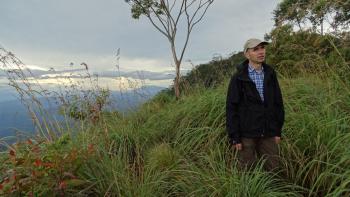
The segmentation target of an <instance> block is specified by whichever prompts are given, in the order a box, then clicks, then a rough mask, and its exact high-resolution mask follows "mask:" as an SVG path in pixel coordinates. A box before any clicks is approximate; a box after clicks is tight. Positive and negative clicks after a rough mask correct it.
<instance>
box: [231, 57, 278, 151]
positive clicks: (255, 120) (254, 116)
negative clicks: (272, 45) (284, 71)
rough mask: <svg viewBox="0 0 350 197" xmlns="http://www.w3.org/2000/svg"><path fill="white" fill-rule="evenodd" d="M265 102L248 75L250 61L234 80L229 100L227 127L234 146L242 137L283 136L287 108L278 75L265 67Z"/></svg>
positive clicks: (239, 70)
mask: <svg viewBox="0 0 350 197" xmlns="http://www.w3.org/2000/svg"><path fill="white" fill-rule="evenodd" d="M262 66H263V69H264V102H263V101H262V100H261V98H260V96H259V93H258V90H257V89H256V87H255V84H254V82H253V81H252V80H251V79H250V78H249V75H248V61H245V62H243V63H242V64H241V65H239V66H238V68H239V69H238V71H237V73H236V74H235V75H233V76H232V78H231V81H230V85H229V87H228V92H227V100H226V127H227V132H228V136H229V139H230V143H232V144H235V143H240V138H241V137H250V138H255V137H274V136H281V130H282V126H283V123H284V107H283V100H282V94H281V90H280V87H279V84H278V81H277V77H276V72H275V71H274V70H273V69H272V68H271V66H269V65H267V64H265V63H263V65H262Z"/></svg>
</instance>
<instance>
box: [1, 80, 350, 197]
mask: <svg viewBox="0 0 350 197" xmlns="http://www.w3.org/2000/svg"><path fill="white" fill-rule="evenodd" d="M224 81H225V82H224V83H223V84H222V85H219V86H218V87H216V88H210V89H206V88H196V89H195V90H192V93H191V94H189V95H187V96H183V97H182V99H180V100H178V101H175V100H174V98H173V97H172V96H170V95H169V94H167V93H165V92H163V93H160V94H158V95H157V96H156V97H155V98H154V99H152V100H151V101H149V102H147V103H145V104H143V105H142V107H141V108H139V110H138V111H137V112H135V113H133V114H132V115H130V116H127V117H123V116H120V115H119V114H117V113H105V114H104V119H103V120H102V121H100V123H99V124H98V125H90V124H89V123H85V125H84V126H83V127H81V128H78V129H79V130H80V132H79V135H78V136H77V137H73V136H70V135H69V133H67V134H66V135H64V136H62V137H61V138H60V139H59V140H56V141H55V142H53V143H46V142H43V141H34V140H30V141H27V142H26V143H22V144H20V145H17V146H16V147H17V148H16V151H15V152H10V154H9V158H7V159H6V158H3V160H2V161H1V162H2V163H3V164H4V165H3V166H2V170H1V171H2V173H3V175H2V177H6V176H7V177H9V179H8V180H9V182H8V183H6V182H3V183H2V185H3V189H2V190H1V191H8V186H7V185H9V183H12V184H14V183H17V184H19V186H18V187H16V190H15V191H16V192H17V193H20V192H22V193H27V194H28V193H30V192H33V193H34V194H39V196H42V195H47V194H52V193H55V194H57V195H59V194H65V195H72V196H76V195H78V194H79V195H82V196H85V195H93V196H94V195H104V194H106V195H109V196H226V195H228V196H286V195H288V196H305V195H306V196H308V195H310V196H318V195H321V196H325V195H326V194H327V195H329V196H346V195H347V194H349V190H348V188H349V181H350V179H349V177H350V168H349V167H348V166H349V164H350V163H349V161H350V157H349V155H350V152H349V149H348V144H349V143H350V133H349V129H350V85H349V83H348V82H346V81H343V80H341V79H340V78H339V77H337V75H333V74H332V73H329V74H327V75H323V76H316V75H307V76H304V77H302V76H300V77H297V78H292V79H291V78H283V76H282V75H280V81H281V88H282V92H283V97H284V99H285V107H286V124H285V127H284V130H283V142H282V144H281V156H282V160H283V166H284V168H283V170H284V174H285V177H284V178H280V177H277V176H274V175H273V174H268V173H266V172H264V171H263V170H261V169H260V168H257V169H256V170H254V172H252V173H248V172H240V171H238V170H237V168H236V160H235V158H234V152H233V151H232V150H231V149H230V148H229V147H228V144H227V138H226V133H225V102H226V89H227V83H228V78H226V79H225V80H224ZM13 162H15V163H13ZM15 166H17V167H15ZM19 167H20V168H19ZM11 169H13V170H16V171H15V173H16V178H15V179H13V180H12V178H11V177H12V176H10V175H11V173H10V172H12V173H14V172H13V171H9V170H11ZM5 172H6V173H5ZM9 173H10V174H9ZM33 173H34V174H33ZM44 174H46V175H45V176H44ZM6 188H7V189H6ZM26 188H31V189H30V190H28V189H26Z"/></svg>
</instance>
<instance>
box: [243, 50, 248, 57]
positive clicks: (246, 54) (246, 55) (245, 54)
mask: <svg viewBox="0 0 350 197" xmlns="http://www.w3.org/2000/svg"><path fill="white" fill-rule="evenodd" d="M244 56H245V57H246V58H247V59H249V53H248V50H247V51H246V52H245V53H244Z"/></svg>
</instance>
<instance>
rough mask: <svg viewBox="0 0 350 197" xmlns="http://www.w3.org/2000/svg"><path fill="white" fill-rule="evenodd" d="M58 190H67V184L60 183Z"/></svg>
mask: <svg viewBox="0 0 350 197" xmlns="http://www.w3.org/2000/svg"><path fill="white" fill-rule="evenodd" d="M58 188H59V189H66V188H67V183H66V182H65V181H61V182H60V184H59V185H58Z"/></svg>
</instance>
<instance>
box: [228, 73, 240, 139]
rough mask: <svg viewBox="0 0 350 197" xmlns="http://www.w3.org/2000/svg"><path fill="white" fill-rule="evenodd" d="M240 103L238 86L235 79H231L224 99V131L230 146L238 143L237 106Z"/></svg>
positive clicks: (234, 77)
mask: <svg viewBox="0 0 350 197" xmlns="http://www.w3.org/2000/svg"><path fill="white" fill-rule="evenodd" d="M239 101H240V94H239V85H238V82H237V77H236V76H233V77H232V78H231V81H230V84H229V87H228V91H227V99H226V130H227V133H228V137H229V140H230V144H236V143H240V142H241V141H240V135H239V112H238V104H239Z"/></svg>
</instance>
